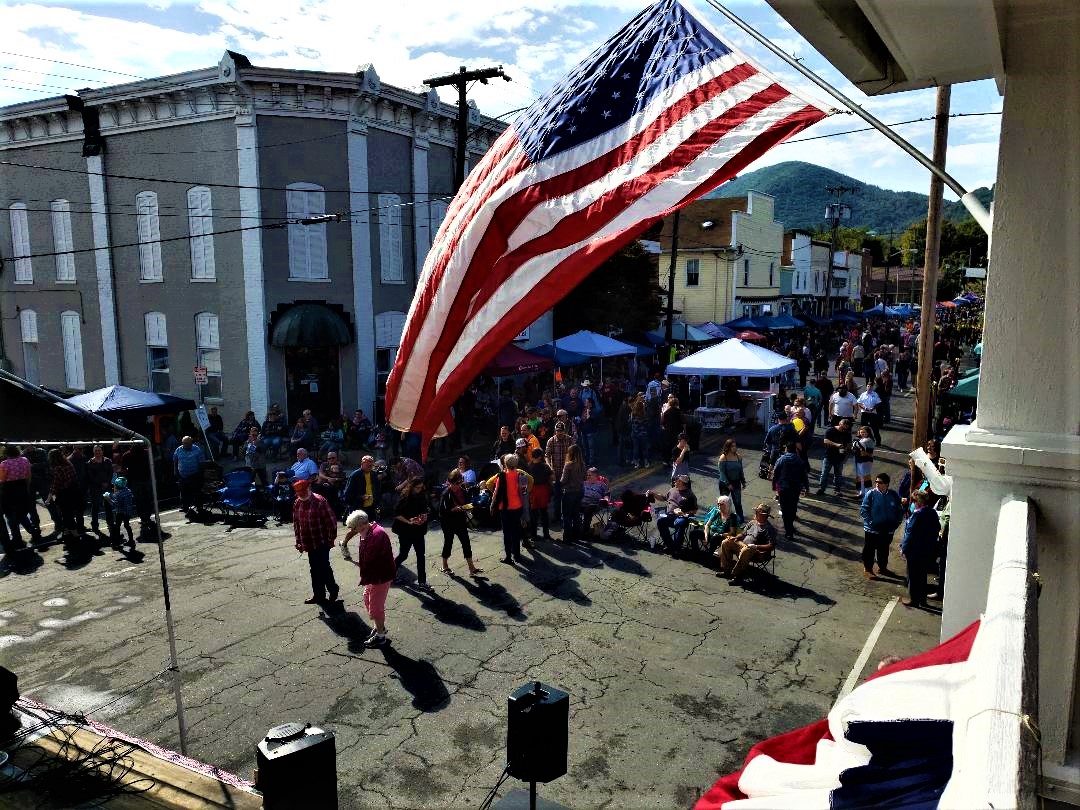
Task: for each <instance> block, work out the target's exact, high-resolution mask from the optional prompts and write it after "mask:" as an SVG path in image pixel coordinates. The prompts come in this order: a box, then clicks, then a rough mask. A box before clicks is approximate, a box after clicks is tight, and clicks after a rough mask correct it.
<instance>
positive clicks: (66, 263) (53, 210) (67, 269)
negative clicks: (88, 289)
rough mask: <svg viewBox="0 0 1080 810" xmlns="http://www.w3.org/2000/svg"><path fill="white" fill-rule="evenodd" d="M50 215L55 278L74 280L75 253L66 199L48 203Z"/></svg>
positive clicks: (69, 212)
mask: <svg viewBox="0 0 1080 810" xmlns="http://www.w3.org/2000/svg"><path fill="white" fill-rule="evenodd" d="M49 214H50V215H51V217H52V233H53V252H54V253H56V256H55V257H54V258H55V259H56V280H57V281H74V280H75V254H74V253H72V252H71V251H72V250H74V245H73V244H72V240H71V204H70V203H68V201H67V200H53V201H52V202H51V203H49Z"/></svg>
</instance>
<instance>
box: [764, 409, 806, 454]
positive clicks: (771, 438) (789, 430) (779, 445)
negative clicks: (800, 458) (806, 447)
mask: <svg viewBox="0 0 1080 810" xmlns="http://www.w3.org/2000/svg"><path fill="white" fill-rule="evenodd" d="M777 419H778V420H779V421H778V422H777V423H776V424H775V425H773V426H772V427H771V428H769V432H768V433H766V434H765V447H766V449H767V451H768V453H769V460H770V461H771V462H772V463H774V464H775V463H776V460H777V459H778V458H780V455H781V454H782V453H783V452H784V447H785V446H787V444H788V443H791V444H794V443H795V442H796V441H797V440H798V438H799V433H798V431H797V430H795V428H794V427H792V425H791V420H790V419H789V417H788V415H787V413H786V412H785V411H780V412H779V413H778V414H777Z"/></svg>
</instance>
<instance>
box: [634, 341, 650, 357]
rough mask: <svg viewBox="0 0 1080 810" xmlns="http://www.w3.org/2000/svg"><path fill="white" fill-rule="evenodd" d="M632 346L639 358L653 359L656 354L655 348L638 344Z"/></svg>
mask: <svg viewBox="0 0 1080 810" xmlns="http://www.w3.org/2000/svg"><path fill="white" fill-rule="evenodd" d="M630 345H631V346H633V347H634V349H635V350H636V353H637V356H638V357H652V356H653V355H654V354H656V347H655V346H642V345H640V344H638V343H631V344H630Z"/></svg>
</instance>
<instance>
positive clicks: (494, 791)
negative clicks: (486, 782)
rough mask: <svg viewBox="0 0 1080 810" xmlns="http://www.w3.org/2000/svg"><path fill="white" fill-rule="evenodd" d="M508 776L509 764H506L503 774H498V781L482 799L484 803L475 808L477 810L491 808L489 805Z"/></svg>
mask: <svg viewBox="0 0 1080 810" xmlns="http://www.w3.org/2000/svg"><path fill="white" fill-rule="evenodd" d="M509 776H510V763H509V762H507V763H506V767H505V768H503V772H502V773H501V774H499V778H498V780H496V782H495V784H494V785H493V786H492V788H491V790H490V791H488V794H487V796H486V797H485V798H484V801H483V802H481V803H480V806H479V807H478V808H477V810H488V808H489V807H491V803H492V802H493V801H495V796H496V794H497V793H498V792H499V788H501V787H502V785H503V782H505V781H506V780H507V779H508V778H509Z"/></svg>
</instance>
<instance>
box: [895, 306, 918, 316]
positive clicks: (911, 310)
mask: <svg viewBox="0 0 1080 810" xmlns="http://www.w3.org/2000/svg"><path fill="white" fill-rule="evenodd" d="M893 310H895V312H896V314H897V315H899V316H900V317H902V318H906V317H908V316H909V315H914V314H915V313H916V312H918V311H919V308H918V307H913V306H912V305H911V304H897V305H896V306H895V307H893Z"/></svg>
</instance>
